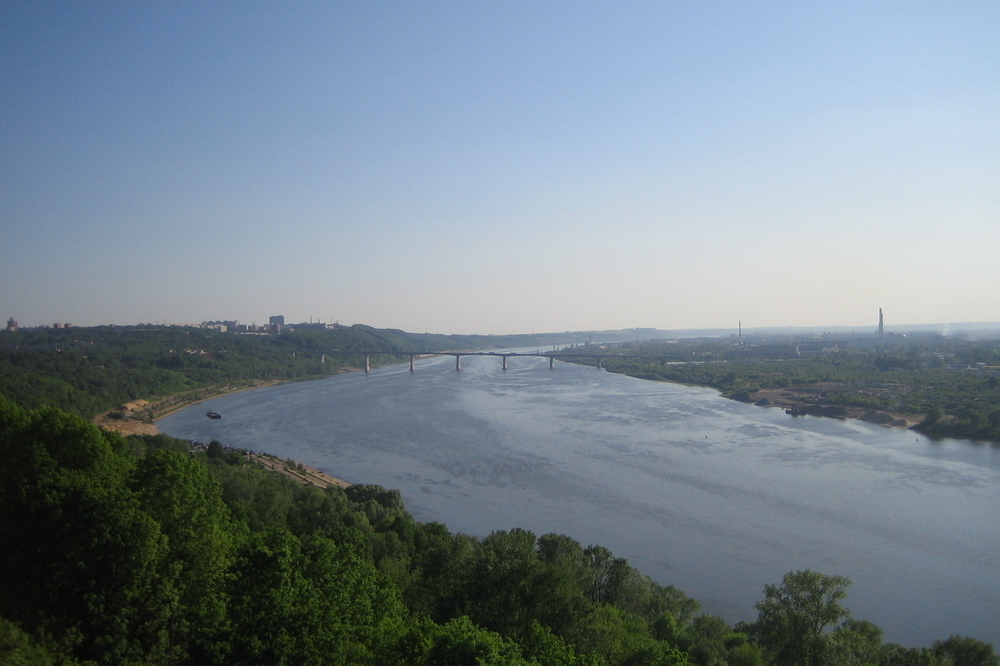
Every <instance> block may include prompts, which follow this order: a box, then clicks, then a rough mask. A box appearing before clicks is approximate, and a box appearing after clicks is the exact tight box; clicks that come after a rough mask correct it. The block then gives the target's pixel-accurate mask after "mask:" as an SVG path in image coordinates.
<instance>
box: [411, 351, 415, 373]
mask: <svg viewBox="0 0 1000 666" xmlns="http://www.w3.org/2000/svg"><path fill="white" fill-rule="evenodd" d="M414 356H415V354H410V372H413V357H414Z"/></svg>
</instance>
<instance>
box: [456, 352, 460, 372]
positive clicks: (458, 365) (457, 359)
mask: <svg viewBox="0 0 1000 666" xmlns="http://www.w3.org/2000/svg"><path fill="white" fill-rule="evenodd" d="M455 369H456V370H461V369H462V355H461V354H455Z"/></svg>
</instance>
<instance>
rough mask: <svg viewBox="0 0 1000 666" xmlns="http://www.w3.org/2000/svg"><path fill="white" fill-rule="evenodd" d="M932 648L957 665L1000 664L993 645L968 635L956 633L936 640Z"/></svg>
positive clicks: (989, 665) (992, 665)
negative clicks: (941, 639)
mask: <svg viewBox="0 0 1000 666" xmlns="http://www.w3.org/2000/svg"><path fill="white" fill-rule="evenodd" d="M931 650H932V651H933V652H934V654H936V655H938V656H939V657H947V658H949V659H951V661H952V663H953V664H954V665H955V666H1000V658H997V654H996V652H994V651H993V646H992V645H990V644H989V643H984V642H983V641H980V640H976V639H975V638H969V637H968V636H959V635H957V634H955V635H952V636H949V637H948V639H947V640H943V641H934V645H932V646H931Z"/></svg>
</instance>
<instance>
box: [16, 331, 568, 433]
mask: <svg viewBox="0 0 1000 666" xmlns="http://www.w3.org/2000/svg"><path fill="white" fill-rule="evenodd" d="M581 335H582V334H577V336H576V337H575V338H574V339H580V336H581ZM562 337H563V338H565V337H566V336H562ZM558 339H559V336H549V335H518V336H482V335H479V336H461V335H434V334H426V333H424V334H418V333H406V332H404V331H398V330H390V329H376V328H372V327H370V326H363V325H356V326H351V327H345V328H337V329H330V330H309V329H302V330H294V331H289V332H284V333H282V334H281V335H240V334H236V333H220V332H217V331H213V330H209V329H203V328H194V327H176V326H126V327H121V326H98V327H93V328H69V329H54V328H53V329H32V330H22V331H17V332H10V331H2V332H0V395H5V396H6V397H7V398H8V399H10V400H13V401H15V402H17V403H18V404H20V405H22V406H24V407H28V408H37V407H42V406H53V407H58V408H59V409H62V410H65V411H67V412H69V413H71V414H77V415H80V416H83V417H86V418H90V417H93V416H94V415H95V414H98V413H101V412H104V411H107V410H109V409H113V408H114V407H117V406H118V405H121V404H123V403H125V402H128V401H131V400H136V399H152V398H156V397H162V396H168V395H176V394H181V393H185V392H192V391H195V390H198V389H206V388H221V387H225V388H228V389H233V388H240V387H243V386H253V385H255V382H261V381H276V380H281V381H287V380H295V379H308V378H313V377H322V376H325V375H331V374H336V373H338V372H340V371H341V369H342V368H344V367H346V366H363V365H364V356H363V355H362V354H360V353H361V352H376V355H375V356H373V357H372V362H373V363H374V364H384V363H391V362H398V361H401V360H404V357H402V356H397V355H394V354H396V353H399V352H409V351H442V350H446V349H483V348H489V347H506V346H513V345H536V344H537V345H543V344H549V343H550V342H551V341H554V340H558ZM330 350H336V351H335V352H334V353H325V354H324V353H322V352H323V351H326V352H329V351H330ZM352 352H357V353H352ZM379 352H381V353H379ZM194 397H204V396H201V395H196V396H194Z"/></svg>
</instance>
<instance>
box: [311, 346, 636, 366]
mask: <svg viewBox="0 0 1000 666" xmlns="http://www.w3.org/2000/svg"><path fill="white" fill-rule="evenodd" d="M295 353H311V354H322V355H323V356H327V355H337V356H364V357H365V372H370V371H371V366H372V364H371V359H372V356H377V355H381V356H409V357H410V372H413V371H414V370H415V369H416V359H417V358H419V357H421V356H454V357H455V369H456V370H461V369H462V357H463V356H491V357H493V358H499V359H500V363H501V367H502V368H503V369H504V370H506V369H507V359H509V358H513V357H529V358H547V359H549V369H550V370H551V369H553V368H554V367H555V362H556V359H568V358H596V359H597V367H598V368H600V367H601V361H602V360H603V359H606V358H626V357H628V356H629V355H628V354H587V353H575V352H570V353H564V352H484V351H472V352H462V351H406V352H404V351H345V350H340V349H299V350H296V352H295Z"/></svg>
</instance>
